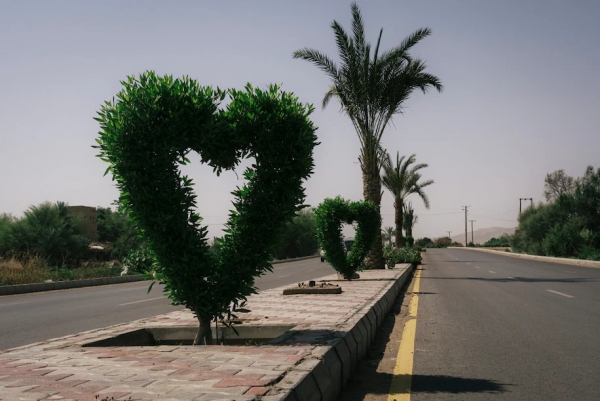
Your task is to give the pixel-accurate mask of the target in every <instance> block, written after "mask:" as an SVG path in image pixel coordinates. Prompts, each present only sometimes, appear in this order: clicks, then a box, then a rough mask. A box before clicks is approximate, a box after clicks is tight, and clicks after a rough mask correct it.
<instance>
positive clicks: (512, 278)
mask: <svg viewBox="0 0 600 401" xmlns="http://www.w3.org/2000/svg"><path fill="white" fill-rule="evenodd" d="M507 278H509V279H511V280H514V279H515V278H514V277H507Z"/></svg>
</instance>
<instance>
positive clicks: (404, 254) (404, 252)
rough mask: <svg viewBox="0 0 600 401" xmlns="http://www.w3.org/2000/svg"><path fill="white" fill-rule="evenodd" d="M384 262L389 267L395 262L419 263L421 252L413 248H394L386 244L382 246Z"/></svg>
mask: <svg viewBox="0 0 600 401" xmlns="http://www.w3.org/2000/svg"><path fill="white" fill-rule="evenodd" d="M383 257H384V259H385V264H386V266H387V267H389V268H390V269H391V268H392V267H394V265H395V264H397V263H410V264H416V265H418V264H421V262H422V257H421V252H420V251H419V250H418V249H415V248H396V247H394V246H391V245H386V246H385V247H384V248H383Z"/></svg>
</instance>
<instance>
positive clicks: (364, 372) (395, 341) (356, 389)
mask: <svg viewBox="0 0 600 401" xmlns="http://www.w3.org/2000/svg"><path fill="white" fill-rule="evenodd" d="M418 268H420V266H419V267H418ZM413 275H414V273H413V274H412V275H411V277H410V279H409V280H407V284H406V285H405V286H404V288H403V289H402V291H401V292H400V295H399V296H398V298H396V302H395V303H394V306H393V307H392V309H391V310H390V312H389V313H388V314H387V316H386V318H385V320H384V321H383V324H382V325H381V327H380V328H379V330H378V331H377V334H376V336H375V340H374V341H373V344H372V345H371V348H370V349H369V351H368V352H367V354H366V355H365V358H364V359H363V360H362V361H360V362H359V363H358V365H357V367H356V371H355V372H354V375H353V376H352V378H351V379H350V381H349V382H348V383H347V385H346V388H345V389H344V391H342V393H341V394H340V396H339V397H338V401H387V399H388V394H389V390H390V384H391V382H392V377H393V375H394V367H395V366H396V356H397V355H398V348H399V346H400V341H401V340H402V330H403V329H404V323H406V321H407V320H408V305H409V304H410V300H411V298H412V288H413V280H412V276H413Z"/></svg>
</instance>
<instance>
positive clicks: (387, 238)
mask: <svg viewBox="0 0 600 401" xmlns="http://www.w3.org/2000/svg"><path fill="white" fill-rule="evenodd" d="M395 236H396V230H395V229H394V227H385V228H384V229H383V230H382V231H381V238H382V239H383V242H387V244H386V245H392V242H393V239H394V237H395Z"/></svg>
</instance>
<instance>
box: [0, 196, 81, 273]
mask: <svg viewBox="0 0 600 401" xmlns="http://www.w3.org/2000/svg"><path fill="white" fill-rule="evenodd" d="M0 257H1V258H4V259H10V258H14V259H16V260H19V261H25V260H27V259H29V258H32V257H34V258H39V259H41V260H43V261H45V262H46V263H47V264H48V265H49V266H63V265H64V266H69V267H74V266H77V265H79V264H80V263H81V262H82V261H83V260H86V259H89V257H90V252H89V240H88V239H87V238H86V237H85V236H84V225H83V222H82V221H80V220H79V219H77V218H76V217H75V216H73V215H72V214H71V213H69V211H68V209H67V205H66V204H65V203H63V202H57V203H54V204H52V203H49V202H46V203H42V204H40V205H37V206H31V207H30V208H29V209H27V211H25V215H24V216H23V217H22V218H20V219H17V218H14V217H12V216H8V215H2V216H0Z"/></svg>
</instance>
